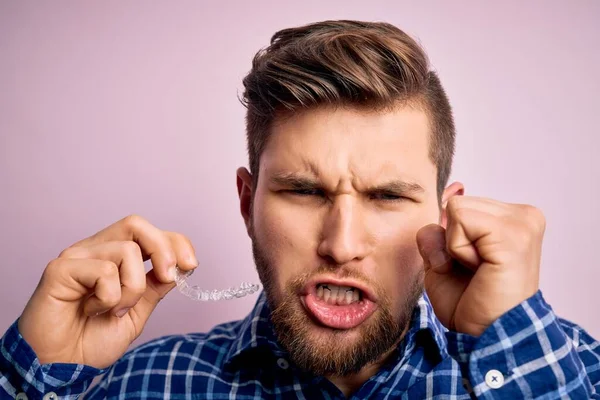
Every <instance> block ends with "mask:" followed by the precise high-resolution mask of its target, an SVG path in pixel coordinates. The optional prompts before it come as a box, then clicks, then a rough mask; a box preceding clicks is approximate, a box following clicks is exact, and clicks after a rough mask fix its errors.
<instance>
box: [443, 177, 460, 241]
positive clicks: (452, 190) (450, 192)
mask: <svg viewBox="0 0 600 400" xmlns="http://www.w3.org/2000/svg"><path fill="white" fill-rule="evenodd" d="M464 194H465V186H464V185H463V184H462V183H460V182H454V183H452V184H451V185H450V186H448V187H447V188H446V189H445V190H444V193H443V194H442V211H441V213H440V225H441V226H442V227H444V229H446V228H447V225H448V214H447V212H446V207H447V206H448V200H450V199H451V198H452V197H454V196H464Z"/></svg>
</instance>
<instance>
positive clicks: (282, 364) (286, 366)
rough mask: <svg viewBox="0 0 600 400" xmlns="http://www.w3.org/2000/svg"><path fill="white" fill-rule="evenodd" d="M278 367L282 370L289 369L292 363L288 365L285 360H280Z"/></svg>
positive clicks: (278, 360)
mask: <svg viewBox="0 0 600 400" xmlns="http://www.w3.org/2000/svg"><path fill="white" fill-rule="evenodd" d="M277 365H278V366H279V368H281V369H288V368H289V366H290V363H288V362H287V360H286V359H285V358H279V359H277Z"/></svg>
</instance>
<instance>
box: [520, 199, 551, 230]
mask: <svg viewBox="0 0 600 400" xmlns="http://www.w3.org/2000/svg"><path fill="white" fill-rule="evenodd" d="M521 210H522V215H524V218H523V219H524V221H526V223H527V225H528V226H529V229H532V228H533V230H534V232H536V233H540V232H544V230H545V229H546V216H545V215H544V213H543V212H542V210H540V209H539V208H537V207H534V206H532V205H529V204H523V205H521Z"/></svg>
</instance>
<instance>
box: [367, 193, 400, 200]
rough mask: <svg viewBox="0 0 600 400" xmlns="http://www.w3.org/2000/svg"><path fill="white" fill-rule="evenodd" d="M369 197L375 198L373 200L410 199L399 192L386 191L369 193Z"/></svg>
mask: <svg viewBox="0 0 600 400" xmlns="http://www.w3.org/2000/svg"><path fill="white" fill-rule="evenodd" d="M369 197H370V198H371V199H373V200H382V201H404V200H409V199H408V198H406V197H404V196H400V195H399V194H395V193H386V192H378V193H371V194H370V195H369Z"/></svg>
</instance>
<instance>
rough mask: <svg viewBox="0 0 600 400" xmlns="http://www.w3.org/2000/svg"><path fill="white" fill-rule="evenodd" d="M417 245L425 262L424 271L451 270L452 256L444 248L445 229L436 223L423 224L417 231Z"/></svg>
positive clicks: (438, 271) (443, 271)
mask: <svg viewBox="0 0 600 400" xmlns="http://www.w3.org/2000/svg"><path fill="white" fill-rule="evenodd" d="M417 246H418V248H419V252H420V253H421V257H423V261H424V264H425V271H426V272H427V271H429V270H430V269H431V270H433V271H435V272H437V273H447V272H450V271H451V270H452V258H451V257H450V254H448V251H447V250H446V230H445V229H444V228H443V227H442V226H440V225H438V224H430V225H427V226H424V227H423V228H421V229H420V230H419V231H418V232H417Z"/></svg>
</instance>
